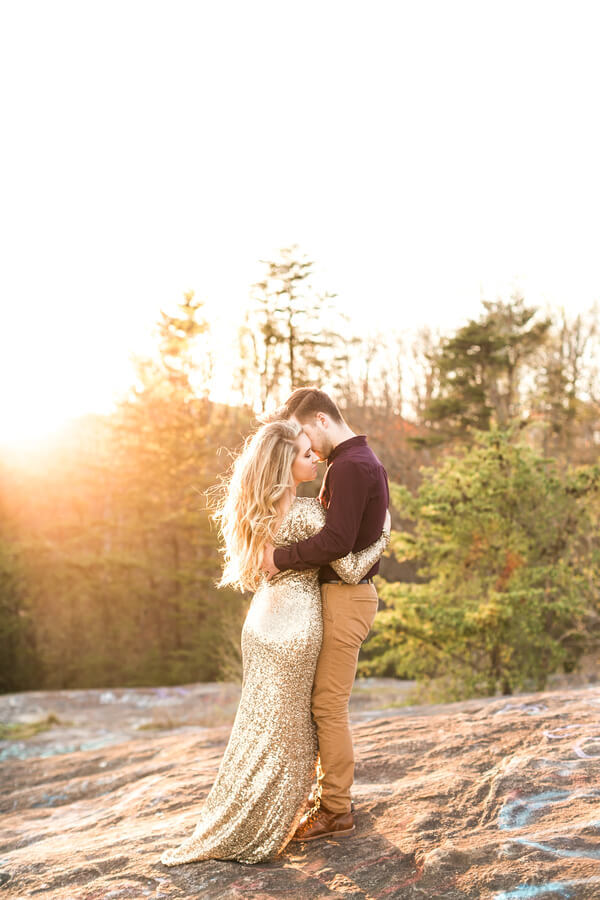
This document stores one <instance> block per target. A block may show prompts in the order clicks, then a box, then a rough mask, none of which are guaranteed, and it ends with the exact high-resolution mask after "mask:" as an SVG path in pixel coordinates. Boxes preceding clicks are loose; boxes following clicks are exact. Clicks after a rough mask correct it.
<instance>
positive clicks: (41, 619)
mask: <svg viewBox="0 0 600 900" xmlns="http://www.w3.org/2000/svg"><path fill="white" fill-rule="evenodd" d="M313 268H314V264H313V263H312V262H311V261H310V260H308V259H307V258H306V257H305V256H304V255H303V254H302V253H301V252H300V251H299V248H297V247H290V248H284V249H283V250H282V251H281V252H280V254H279V255H278V257H277V259H274V260H270V261H266V262H265V263H264V277H263V278H262V279H261V280H260V281H259V282H258V283H257V284H255V285H253V286H252V287H251V289H250V296H249V302H248V304H247V307H246V311H245V314H244V317H243V320H242V321H241V322H240V323H239V332H238V346H237V353H236V358H235V359H232V360H231V367H230V368H231V373H232V384H231V396H232V401H231V402H230V403H222V402H221V403H217V402H214V401H213V400H211V390H212V387H213V382H212V379H213V357H214V344H213V339H212V334H211V323H210V322H209V321H208V320H207V318H206V314H205V311H204V304H203V303H202V302H201V301H200V300H198V299H196V297H195V295H194V293H193V292H189V293H186V294H185V296H184V297H183V300H182V302H181V303H179V304H178V305H177V308H176V309H175V310H172V311H170V312H164V311H161V313H160V317H159V320H158V323H157V333H156V352H155V353H154V355H153V356H152V357H149V358H139V359H137V360H136V373H135V382H134V384H133V385H132V386H131V390H130V391H129V394H128V395H127V396H126V397H125V398H124V399H123V400H122V402H120V404H119V405H118V407H117V409H116V410H115V411H114V413H113V414H112V415H110V416H90V417H86V418H85V419H82V420H81V422H80V423H79V425H78V427H77V429H76V431H75V432H74V433H73V434H72V435H71V438H70V440H69V441H65V443H64V444H62V445H60V446H57V447H56V448H54V450H53V451H52V452H44V454H43V455H42V454H40V456H39V457H38V458H37V459H35V458H33V459H31V460H30V461H29V464H28V465H27V466H25V465H16V464H15V463H14V462H11V461H10V460H8V459H4V460H3V461H1V463H0V464H1V466H2V468H1V469H0V477H1V479H2V495H1V498H0V660H1V662H0V688H1V689H2V690H4V691H12V690H23V689H34V688H35V689H42V688H48V689H50V688H63V687H87V686H94V685H118V684H129V685H136V684H137V685H143V684H156V683H161V684H173V683H182V682H193V681H203V680H213V679H223V678H236V677H238V676H239V671H240V658H239V632H240V628H241V623H242V621H243V617H244V615H245V611H246V608H247V603H248V600H249V598H248V597H246V596H240V595H239V594H236V593H235V592H232V591H223V590H217V589H216V588H215V582H216V579H217V577H218V573H219V567H220V557H219V548H218V540H217V534H216V532H215V529H214V527H212V526H211V520H210V491H211V488H212V487H214V485H215V484H216V483H217V481H218V479H219V477H220V476H222V475H223V474H224V473H225V472H226V471H227V468H228V466H229V461H230V453H231V452H232V451H235V449H237V448H238V447H239V446H240V445H241V443H242V441H243V439H244V437H245V435H246V434H247V433H248V432H249V430H250V429H251V428H252V427H254V425H255V423H256V415H257V413H260V412H262V411H264V410H266V409H269V408H271V407H273V406H276V405H278V404H279V403H280V402H281V401H282V400H283V399H285V397H286V396H287V395H288V394H289V392H290V390H291V389H292V388H293V387H299V386H303V385H308V384H314V383H317V384H319V385H320V386H322V387H323V388H324V389H326V390H328V391H330V392H331V393H332V394H333V395H334V396H335V398H336V399H337V400H338V402H339V405H340V407H341V408H342V411H343V412H344V415H345V417H346V418H347V421H348V422H349V424H350V425H351V427H352V428H353V429H354V430H355V431H357V432H361V433H366V434H367V435H368V436H369V442H370V444H371V446H372V447H373V449H374V450H375V452H376V453H377V454H378V455H379V457H380V458H381V459H382V461H383V463H384V465H385V466H386V468H387V471H388V475H389V477H390V480H391V482H392V485H393V487H392V496H393V517H394V518H393V524H394V528H395V531H394V535H393V541H392V547H391V550H390V552H389V554H388V556H387V557H386V558H384V559H383V561H382V567H381V579H380V583H379V592H380V595H381V597H382V602H383V606H384V608H383V610H382V611H381V612H380V613H379V615H378V617H377V620H376V625H375V628H374V631H373V634H372V636H371V638H370V639H369V641H368V642H367V644H366V645H365V647H364V648H363V653H362V656H361V662H360V672H362V674H384V675H397V676H401V677H405V678H417V679H418V680H419V681H420V682H421V683H422V684H423V685H424V690H425V691H427V690H428V691H429V694H427V693H424V694H423V696H424V697H433V696H435V697H440V698H445V699H452V698H456V697H461V696H471V695H474V694H478V693H488V694H493V693H495V692H496V691H502V692H511V691H513V690H515V689H518V688H520V687H536V688H539V687H543V686H544V685H545V684H546V680H547V678H548V676H549V675H550V674H551V673H552V672H555V671H573V670H575V669H576V668H577V666H578V665H579V664H580V663H581V660H582V659H584V658H585V657H586V654H590V653H593V652H594V651H595V650H596V649H597V646H598V637H599V634H600V627H599V615H600V599H599V596H598V588H597V585H598V583H599V580H598V575H599V574H600V556H599V549H598V540H597V533H598V529H597V525H598V515H599V510H600V504H599V500H598V482H599V479H598V449H599V447H600V390H599V376H598V370H597V363H596V361H597V360H598V359H599V358H600V356H599V355H598V340H599V332H598V325H597V313H596V311H595V310H590V312H589V313H588V314H587V315H579V316H576V317H571V318H569V316H567V314H566V313H565V312H558V313H557V312H552V313H548V312H544V311H542V310H539V309H536V308H535V307H532V306H528V305H527V304H526V303H525V300H524V298H522V297H520V296H518V295H515V296H513V297H510V298H508V299H506V300H496V301H493V302H492V301H490V302H487V301H486V302H484V303H482V308H481V313H480V315H479V317H478V318H477V319H474V320H470V321H468V322H466V323H464V324H463V325H461V326H459V327H458V328H457V329H456V330H455V331H454V332H453V333H451V334H447V335H439V334H435V333H434V332H433V331H432V330H431V329H429V330H423V331H421V332H420V333H419V334H416V335H407V334H402V333H401V332H399V331H396V330H395V329H394V328H393V323H386V325H388V326H389V327H386V330H385V331H384V332H383V333H379V334H370V335H361V334H353V332H352V323H351V322H350V321H349V320H348V319H347V317H345V316H343V315H342V314H341V313H340V312H339V309H338V307H337V306H336V303H335V299H336V297H335V294H333V293H330V292H318V291H316V290H314V289H313V287H312V286H311V280H312V274H313ZM315 488H316V485H313V486H306V492H307V493H310V492H312V491H314V490H315Z"/></svg>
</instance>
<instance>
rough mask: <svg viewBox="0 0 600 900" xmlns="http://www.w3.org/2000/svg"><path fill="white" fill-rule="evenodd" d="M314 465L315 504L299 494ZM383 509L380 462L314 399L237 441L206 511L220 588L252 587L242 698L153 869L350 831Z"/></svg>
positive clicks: (322, 399)
mask: <svg viewBox="0 0 600 900" xmlns="http://www.w3.org/2000/svg"><path fill="white" fill-rule="evenodd" d="M319 459H320V460H326V461H327V470H326V472H325V476H324V478H323V484H322V487H321V492H320V495H319V499H313V498H308V497H297V496H296V488H297V486H298V485H299V484H301V483H302V482H308V481H312V480H313V479H314V478H315V476H316V473H317V468H316V463H317V460H319ZM388 505H389V489H388V482H387V475H386V472H385V469H384V467H383V466H382V464H381V462H380V461H379V460H378V458H377V457H376V456H375V454H374V453H373V451H372V450H371V449H370V448H369V446H368V445H367V440H366V437H365V436H364V435H357V434H354V432H353V431H351V429H350V428H349V427H348V425H347V424H346V422H345V421H344V419H343V417H342V415H341V414H340V411H339V409H338V407H337V406H336V404H335V403H334V402H333V400H332V399H331V398H330V397H329V396H328V395H327V394H325V393H324V392H323V391H320V390H317V389H316V388H299V389H298V390H296V391H294V392H293V393H292V395H291V396H290V397H289V399H288V400H287V402H286V403H285V404H284V406H283V407H281V408H280V409H278V410H277V413H276V414H275V415H274V416H271V417H270V419H269V421H267V422H265V423H264V424H262V425H261V426H260V427H259V428H258V429H257V431H255V433H254V434H253V435H251V436H250V437H249V438H248V439H247V441H246V443H245V445H244V448H243V450H242V452H241V453H240V454H239V456H238V457H237V458H236V460H235V462H234V465H233V469H232V474H231V477H230V479H229V481H228V482H227V485H226V493H225V495H224V497H223V501H222V503H221V505H220V507H219V508H218V510H217V512H216V518H217V520H218V521H219V524H220V528H221V533H222V537H223V540H224V545H225V566H224V571H223V576H222V578H221V581H220V585H234V586H236V587H238V588H239V589H241V590H242V591H254V592H255V593H254V596H253V598H252V602H251V605H250V608H249V610H248V614H247V616H246V620H245V622H244V627H243V630H242V661H243V676H242V695H241V698H240V703H239V707H238V710H237V714H236V718H235V722H234V724H233V729H232V732H231V736H230V738H229V743H228V745H227V748H226V750H225V754H224V756H223V760H222V762H221V765H220V768H219V771H218V774H217V778H216V781H215V783H214V784H213V786H212V788H211V790H210V793H209V794H208V797H207V798H206V801H205V804H204V806H203V808H202V812H201V815H200V818H199V820H198V822H197V824H196V827H195V829H194V832H193V833H192V835H191V836H190V837H189V838H187V839H185V840H184V841H183V843H181V844H180V845H179V846H178V847H176V848H174V849H171V850H166V851H164V853H163V854H162V856H161V862H163V863H164V864H165V865H168V866H173V865H178V864H179V863H188V862H194V861H197V860H202V859H234V860H238V861H240V862H243V863H258V862H263V861H266V860H268V859H272V858H273V857H275V856H277V855H278V854H279V853H281V852H282V850H283V849H284V848H285V847H286V845H287V844H288V843H289V841H290V840H294V841H306V840H315V839H317V838H321V837H328V836H331V837H338V836H342V835H348V834H351V833H352V832H353V831H354V828H355V824H354V812H353V804H352V801H351V796H350V789H351V786H352V782H353V778H354V754H353V750H352V737H351V733H350V724H349V718H348V701H349V698H350V692H351V690H352V684H353V681H354V676H355V674H356V665H357V659H358V651H359V649H360V646H361V644H362V642H363V641H364V640H365V638H366V637H367V634H368V633H369V629H370V627H371V624H372V622H373V619H374V618H375V613H376V611H377V593H376V590H375V587H374V585H373V575H374V574H376V572H377V571H378V565H379V563H378V560H379V557H380V556H381V554H382V553H383V551H384V549H385V548H386V546H387V544H388V542H389V537H390V518H389V512H388ZM315 776H316V780H317V783H316V785H315V787H314V788H313V781H314V779H315Z"/></svg>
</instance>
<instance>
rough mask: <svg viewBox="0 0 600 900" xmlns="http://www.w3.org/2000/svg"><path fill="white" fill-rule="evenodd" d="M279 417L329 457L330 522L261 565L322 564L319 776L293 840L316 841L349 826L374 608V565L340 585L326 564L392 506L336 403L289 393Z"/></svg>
mask: <svg viewBox="0 0 600 900" xmlns="http://www.w3.org/2000/svg"><path fill="white" fill-rule="evenodd" d="M277 415H278V416H280V417H282V418H290V419H292V420H295V421H296V422H297V423H298V424H300V425H301V426H302V428H303V430H304V432H305V433H306V435H307V436H308V437H309V438H310V442H311V446H312V449H313V450H314V452H315V453H316V454H317V455H318V456H319V457H320V459H322V460H327V470H326V472H325V477H324V478H323V484H322V486H321V493H320V495H319V497H320V500H321V502H322V503H323V505H324V506H325V508H326V509H327V521H326V524H325V527H324V528H323V530H322V531H320V532H319V534H316V535H314V537H311V538H308V539H307V540H305V541H300V542H299V543H297V544H294V545H292V546H290V547H283V548H282V547H280V548H277V549H275V550H274V548H273V547H272V545H268V546H267V548H266V550H265V554H264V558H263V569H264V570H265V571H266V572H267V576H268V577H270V578H271V577H273V576H274V575H276V574H277V573H278V572H279V571H283V570H284V569H295V570H296V571H303V570H304V569H310V568H314V567H316V566H319V567H320V568H319V580H320V582H321V597H322V601H323V644H322V647H321V652H320V655H319V659H318V661H317V668H316V672H315V680H314V685H313V692H312V713H313V716H314V719H315V723H316V726H317V736H318V740H319V754H320V758H321V769H322V772H323V780H322V785H321V798H320V805H319V806H318V808H315V809H313V810H311V811H310V812H309V813H307V815H305V816H304V818H303V819H302V821H301V823H300V826H299V828H298V830H297V831H296V834H295V835H294V839H295V840H315V839H316V838H321V837H327V836H329V835H335V836H336V837H337V836H341V835H343V834H349V833H350V832H352V831H354V828H355V825H354V815H353V811H352V809H353V807H352V801H351V797H350V788H351V786H352V783H353V781H354V752H353V748H352V736H351V732H350V721H349V713H348V702H349V699H350V693H351V691H352V685H353V683H354V677H355V675H356V666H357V661H358V652H359V650H360V647H361V644H362V643H363V641H364V640H365V638H366V637H367V635H368V633H369V630H370V628H371V625H372V623H373V619H374V618H375V613H376V612H377V592H376V590H375V586H374V584H373V575H375V574H376V573H377V572H378V570H379V563H376V564H375V565H374V566H373V567H372V569H371V570H370V571H369V572H368V573H367V576H366V577H365V578H364V579H363V580H362V582H361V583H359V584H357V585H350V584H345V583H344V582H342V581H341V580H340V579H339V577H338V576H337V575H336V573H335V572H334V570H333V569H332V568H331V567H330V566H329V565H328V563H330V562H331V561H332V560H334V559H339V558H340V557H342V556H345V555H346V554H347V553H349V552H350V551H351V550H354V551H359V550H363V549H364V548H365V547H368V546H369V544H371V543H373V541H375V540H377V538H378V537H379V536H380V534H381V531H382V528H383V523H384V520H385V515H386V511H387V508H388V505H389V487H388V480H387V474H386V471H385V469H384V467H383V465H382V464H381V462H380V461H379V459H378V458H377V457H376V456H375V454H374V453H373V451H372V450H371V449H370V447H369V446H368V445H367V439H366V437H365V435H362V434H360V435H357V434H355V433H354V432H353V431H352V430H351V429H350V428H349V427H348V425H347V424H346V422H345V421H344V419H343V417H342V415H341V413H340V411H339V409H338V407H337V406H336V404H335V403H334V402H333V400H332V399H331V398H330V397H329V396H328V395H327V394H326V393H324V392H323V391H320V390H318V389H317V388H299V389H298V390H296V391H294V392H293V393H292V395H291V396H290V397H289V399H288V400H287V401H286V403H285V404H284V406H283V407H282V408H281V409H280V410H278V412H277Z"/></svg>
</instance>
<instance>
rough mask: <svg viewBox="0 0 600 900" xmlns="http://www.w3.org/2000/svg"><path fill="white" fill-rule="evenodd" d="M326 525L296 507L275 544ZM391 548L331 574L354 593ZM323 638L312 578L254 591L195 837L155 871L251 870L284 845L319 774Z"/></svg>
mask: <svg viewBox="0 0 600 900" xmlns="http://www.w3.org/2000/svg"><path fill="white" fill-rule="evenodd" d="M324 524H325V511H324V509H323V507H322V506H321V504H320V503H319V501H318V500H314V499H312V498H308V497H297V498H296V499H295V500H294V501H293V502H292V504H291V506H290V507H289V509H288V511H287V513H286V514H285V516H284V518H283V520H282V522H281V526H280V528H279V531H278V532H277V537H276V540H275V544H276V545H277V546H285V545H286V544H292V543H296V542H297V541H301V540H304V538H307V537H311V536H312V535H313V534H316V533H317V532H318V531H320V530H321V528H323V525H324ZM388 540H389V535H388V534H387V533H385V532H384V533H383V534H382V536H381V537H380V538H379V540H378V541H377V542H376V543H374V544H371V546H370V547H367V548H366V549H365V550H361V551H360V552H359V553H350V554H348V556H346V557H344V558H343V559H342V560H337V561H336V562H333V563H332V566H333V568H334V569H335V571H336V572H337V573H338V574H339V575H340V578H342V579H343V580H344V581H347V582H349V583H357V582H358V581H359V580H360V579H361V578H363V577H364V575H365V573H366V572H368V571H369V569H370V568H371V566H372V565H373V564H374V563H375V562H376V561H377V559H378V558H379V557H380V555H381V553H382V552H383V550H384V549H385V547H386V545H387V542H388ZM321 638H322V620H321V591H320V586H319V579H318V569H309V570H307V571H304V572H294V571H291V570H287V571H286V572H285V573H282V574H281V575H278V576H276V578H275V579H274V580H273V581H271V582H268V581H266V580H265V581H264V582H263V583H262V584H261V585H260V587H259V588H258V590H257V592H256V594H255V595H254V597H253V598H252V603H251V605H250V609H249V610H248V615H247V616H246V620H245V622H244V627H243V629H242V661H243V678H242V695H241V698H240V703H239V707H238V710H237V714H236V718H235V721H234V724H233V729H232V731H231V736H230V738H229V743H228V744H227V748H226V750H225V754H224V756H223V759H222V761H221V765H220V768H219V771H218V774H217V778H216V781H215V783H214V784H213V786H212V788H211V791H210V793H209V794H208V797H207V798H206V801H205V803H204V806H203V808H202V811H201V814H200V818H199V820H198V822H197V824H196V827H195V829H194V832H193V834H192V835H191V836H190V837H189V838H187V839H186V840H184V841H183V843H182V844H180V845H179V846H178V847H176V848H173V849H171V850H165V852H164V853H163V854H162V856H161V862H162V863H164V864H165V865H167V866H175V865H178V864H179V863H187V862H194V861H197V860H202V859H235V860H239V861H240V862H244V863H257V862H261V861H263V860H267V859H270V858H272V857H274V856H276V855H277V854H278V853H280V852H281V851H282V850H283V848H284V847H285V846H286V844H287V843H288V841H289V840H290V839H291V837H292V835H293V834H294V831H295V830H296V828H297V826H298V824H299V821H300V819H301V817H302V815H303V812H304V807H305V804H306V800H307V798H308V795H309V792H310V789H311V787H312V782H313V777H314V775H315V769H316V764H317V755H318V751H317V739H316V731H315V727H314V723H313V720H312V717H311V711H310V700H311V692H312V685H313V677H314V672H315V666H316V662H317V657H318V655H319V650H320V648H321Z"/></svg>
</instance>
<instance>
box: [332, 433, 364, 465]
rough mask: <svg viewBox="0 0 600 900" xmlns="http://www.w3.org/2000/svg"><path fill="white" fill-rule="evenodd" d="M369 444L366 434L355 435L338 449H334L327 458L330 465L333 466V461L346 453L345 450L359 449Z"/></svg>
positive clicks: (338, 446) (339, 445) (343, 442)
mask: <svg viewBox="0 0 600 900" xmlns="http://www.w3.org/2000/svg"><path fill="white" fill-rule="evenodd" d="M366 443H367V436H366V434H355V435H354V437H351V438H348V439H347V440H345V441H342V442H341V443H340V444H338V445H337V447H334V448H333V450H332V451H331V453H330V454H329V456H328V457H327V463H328V465H331V463H332V462H333V460H334V459H335V458H336V457H337V456H339V455H340V454H342V453H344V451H345V450H347V449H350V447H359V446H360V445H361V444H366Z"/></svg>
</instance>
